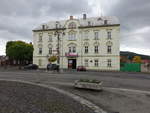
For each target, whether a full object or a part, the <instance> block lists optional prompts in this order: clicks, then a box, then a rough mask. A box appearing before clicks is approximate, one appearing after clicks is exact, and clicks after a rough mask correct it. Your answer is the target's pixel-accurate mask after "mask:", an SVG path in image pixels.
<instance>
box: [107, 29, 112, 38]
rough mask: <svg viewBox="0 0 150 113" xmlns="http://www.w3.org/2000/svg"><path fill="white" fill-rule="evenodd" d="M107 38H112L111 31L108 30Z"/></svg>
mask: <svg viewBox="0 0 150 113" xmlns="http://www.w3.org/2000/svg"><path fill="white" fill-rule="evenodd" d="M107 39H111V31H107Z"/></svg>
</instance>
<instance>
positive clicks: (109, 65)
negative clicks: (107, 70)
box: [107, 59, 112, 67]
mask: <svg viewBox="0 0 150 113" xmlns="http://www.w3.org/2000/svg"><path fill="white" fill-rule="evenodd" d="M111 63H112V61H111V59H108V60H107V67H111V66H112V64H111Z"/></svg>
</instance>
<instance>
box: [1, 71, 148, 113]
mask: <svg viewBox="0 0 150 113" xmlns="http://www.w3.org/2000/svg"><path fill="white" fill-rule="evenodd" d="M81 78H84V79H85V78H86V79H87V78H88V79H97V80H101V81H103V87H104V90H103V91H102V92H93V91H87V90H78V89H74V88H73V83H74V81H75V80H78V79H81ZM0 79H11V80H23V81H29V82H33V83H37V84H39V83H40V84H46V85H51V86H54V87H57V88H60V89H63V90H66V91H68V92H71V93H74V94H76V95H79V96H81V97H83V98H86V99H88V100H90V101H92V102H93V103H95V104H96V105H98V106H100V107H101V108H103V109H104V110H106V111H108V112H110V113H113V112H119V113H150V107H149V106H150V74H144V73H127V72H125V73H124V72H76V71H68V72H63V73H57V72H45V71H20V70H19V71H18V70H9V71H8V70H0Z"/></svg>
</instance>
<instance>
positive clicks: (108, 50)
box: [107, 46, 111, 54]
mask: <svg viewBox="0 0 150 113" xmlns="http://www.w3.org/2000/svg"><path fill="white" fill-rule="evenodd" d="M107 53H108V54H110V53H111V46H107Z"/></svg>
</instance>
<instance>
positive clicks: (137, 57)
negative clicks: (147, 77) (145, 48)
mask: <svg viewBox="0 0 150 113" xmlns="http://www.w3.org/2000/svg"><path fill="white" fill-rule="evenodd" d="M132 62H134V63H141V57H140V56H134V57H133V60H132Z"/></svg>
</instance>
